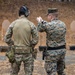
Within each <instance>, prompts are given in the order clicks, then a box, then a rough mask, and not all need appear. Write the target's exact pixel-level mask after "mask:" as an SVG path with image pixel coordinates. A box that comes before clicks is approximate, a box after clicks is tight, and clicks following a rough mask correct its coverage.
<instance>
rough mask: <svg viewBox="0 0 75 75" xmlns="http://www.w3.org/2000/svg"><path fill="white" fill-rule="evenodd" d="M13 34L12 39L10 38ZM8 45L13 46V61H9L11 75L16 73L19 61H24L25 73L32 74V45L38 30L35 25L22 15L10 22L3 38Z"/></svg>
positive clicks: (16, 74)
mask: <svg viewBox="0 0 75 75" xmlns="http://www.w3.org/2000/svg"><path fill="white" fill-rule="evenodd" d="M12 35H13V40H12V39H11V37H12ZM4 40H5V42H6V43H7V44H8V45H12V44H14V46H15V62H14V63H11V67H12V71H11V75H18V72H19V70H20V65H21V62H22V61H23V63H24V70H25V75H32V72H33V61H34V60H33V57H32V46H35V45H36V44H37V42H38V32H37V28H36V27H35V25H34V24H33V23H32V22H30V21H29V20H28V19H27V18H26V17H24V16H23V15H22V16H21V17H20V18H19V19H17V20H16V21H14V22H13V23H11V25H10V26H9V28H8V30H7V32H6V35H5V38H4Z"/></svg>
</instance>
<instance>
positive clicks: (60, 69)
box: [38, 19, 66, 75]
mask: <svg viewBox="0 0 75 75" xmlns="http://www.w3.org/2000/svg"><path fill="white" fill-rule="evenodd" d="M38 30H39V31H40V32H46V44H47V47H58V46H62V45H65V43H66V42H65V34H66V26H65V24H64V23H63V22H62V21H60V20H58V19H54V20H52V21H51V22H45V21H43V22H42V23H39V24H38ZM45 52H46V54H45V55H46V56H45V69H46V72H47V75H56V72H57V73H58V75H65V73H64V68H65V54H66V49H65V48H64V49H59V50H46V51H45Z"/></svg>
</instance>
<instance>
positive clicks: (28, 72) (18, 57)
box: [11, 53, 33, 75]
mask: <svg viewBox="0 0 75 75" xmlns="http://www.w3.org/2000/svg"><path fill="white" fill-rule="evenodd" d="M22 62H23V63H24V71H25V75H32V72H33V57H32V54H31V53H29V54H15V62H14V63H11V69H12V70H11V75H18V72H19V70H20V65H21V63H22Z"/></svg>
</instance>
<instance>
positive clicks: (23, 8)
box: [19, 6, 29, 17]
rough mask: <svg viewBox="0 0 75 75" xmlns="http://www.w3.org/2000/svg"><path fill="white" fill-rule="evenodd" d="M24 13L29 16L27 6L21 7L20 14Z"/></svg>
mask: <svg viewBox="0 0 75 75" xmlns="http://www.w3.org/2000/svg"><path fill="white" fill-rule="evenodd" d="M21 15H24V16H25V17H28V16H29V9H28V8H27V7H26V6H22V7H20V10H19V16H21Z"/></svg>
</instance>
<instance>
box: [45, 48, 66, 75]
mask: <svg viewBox="0 0 75 75" xmlns="http://www.w3.org/2000/svg"><path fill="white" fill-rule="evenodd" d="M65 53H66V49H61V50H51V51H47V52H46V54H47V56H45V70H46V72H47V75H56V73H57V74H58V75H66V74H65V72H64V69H65Z"/></svg>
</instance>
